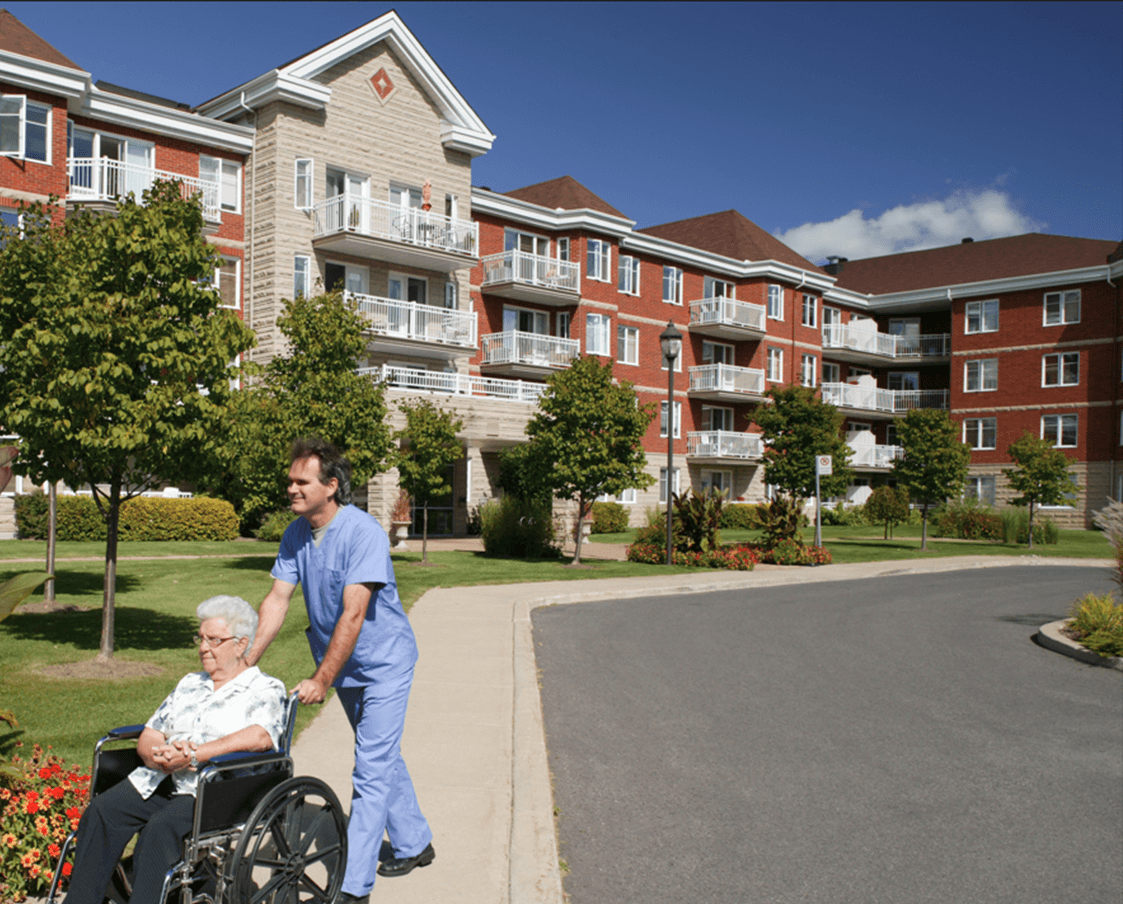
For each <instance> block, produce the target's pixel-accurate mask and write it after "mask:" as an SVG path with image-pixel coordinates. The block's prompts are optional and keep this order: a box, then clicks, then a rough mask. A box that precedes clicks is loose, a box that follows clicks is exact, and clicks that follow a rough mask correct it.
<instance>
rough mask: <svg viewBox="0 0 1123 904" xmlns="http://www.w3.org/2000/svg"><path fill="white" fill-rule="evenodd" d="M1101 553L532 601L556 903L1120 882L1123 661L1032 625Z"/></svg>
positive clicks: (1071, 896)
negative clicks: (556, 851) (559, 894)
mask: <svg viewBox="0 0 1123 904" xmlns="http://www.w3.org/2000/svg"><path fill="white" fill-rule="evenodd" d="M1110 587H1111V585H1110V583H1109V582H1108V579H1107V576H1106V572H1105V571H1104V570H1103V569H1098V568H1073V567H1049V566H1036V567H1004V568H983V569H972V570H970V571H962V572H950V573H947V572H946V573H940V574H932V575H901V576H897V577H887V578H877V579H870V580H866V581H850V582H839V583H829V584H815V585H803V586H792V587H772V588H761V589H759V590H749V591H739V592H737V593H712V594H698V595H685V596H675V597H660V598H649V599H632V600H621V601H613V602H595V603H581V604H575V605H566V606H555V607H551V608H543V609H537V610H535V611H534V614H533V623H534V636H535V645H536V650H537V655H538V664H539V668H540V670H541V674H542V699H543V706H544V713H545V724H546V735H547V744H548V748H549V759H550V766H551V769H552V772H553V777H554V782H555V803H556V805H557V807H558V808H559V811H560V816H559V819H558V834H559V842H560V849H561V857H562V859H563V860H564V861H566V862H567V863H568V867H569V873H568V875H567V876H566V877H565V879H564V885H565V891H566V892H567V893H568V894H569V896H570V901H571V902H572V904H661V902H676V904H678V902H713V904H726V902H728V904H750V902H752V904H757V902H760V904H764V902H768V904H773V902H775V904H789V902H801V904H803V902H822V904H879V902H886V904H922V902H939V904H969V902H980V904H1000V902H1011V904H1014V902H1017V904H1063V902H1081V904H1100V902H1102V904H1119V902H1120V901H1121V900H1123V674H1120V673H1119V672H1117V671H1112V670H1109V669H1102V668H1095V667H1092V666H1087V665H1082V664H1080V663H1078V662H1076V661H1074V660H1071V659H1068V658H1066V657H1063V656H1060V655H1059V654H1056V653H1051V652H1049V651H1047V650H1045V649H1043V648H1041V647H1038V646H1037V645H1036V644H1034V643H1033V642H1032V640H1031V637H1032V635H1033V633H1034V631H1035V629H1036V628H1037V627H1038V626H1040V625H1041V624H1043V623H1045V622H1049V621H1053V620H1056V619H1058V618H1062V617H1064V616H1065V615H1066V614H1067V611H1068V607H1069V605H1070V603H1071V602H1072V601H1073V600H1074V599H1076V598H1077V597H1079V596H1081V595H1082V594H1083V593H1084V592H1086V591H1088V590H1096V591H1097V592H1104V591H1106V590H1108V589H1110Z"/></svg>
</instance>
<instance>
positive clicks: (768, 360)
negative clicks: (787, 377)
mask: <svg viewBox="0 0 1123 904" xmlns="http://www.w3.org/2000/svg"><path fill="white" fill-rule="evenodd" d="M773 360H775V361H776V362H777V366H776V372H777V373H778V374H779V375H778V376H776V377H773V376H772V362H773ZM764 364H765V371H764V378H765V379H766V380H767V381H768V382H769V383H783V382H784V350H783V349H782V348H776V347H775V346H771V345H770V346H768V348H767V349H766V350H765V353H764Z"/></svg>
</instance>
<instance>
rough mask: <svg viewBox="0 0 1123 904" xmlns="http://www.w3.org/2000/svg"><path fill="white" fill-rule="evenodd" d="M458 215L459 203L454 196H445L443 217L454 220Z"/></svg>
mask: <svg viewBox="0 0 1123 904" xmlns="http://www.w3.org/2000/svg"><path fill="white" fill-rule="evenodd" d="M459 215H460V201H459V199H458V198H457V197H456V195H445V216H446V217H448V218H449V219H450V220H455V219H456V218H457V217H458V216H459Z"/></svg>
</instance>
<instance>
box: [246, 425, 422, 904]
mask: <svg viewBox="0 0 1123 904" xmlns="http://www.w3.org/2000/svg"><path fill="white" fill-rule="evenodd" d="M288 494H289V499H290V500H291V502H292V510H293V512H294V513H295V514H297V515H299V516H300V517H299V518H297V519H296V520H295V521H294V522H293V523H292V524H290V525H289V527H288V529H287V530H286V531H285V534H284V537H283V538H282V539H281V548H280V551H279V552H278V553H277V561H276V563H275V564H274V566H273V571H272V575H273V588H272V589H271V590H270V591H269V594H268V595H267V596H266V597H265V599H264V601H263V602H262V604H261V609H260V612H259V620H258V629H257V639H256V640H255V642H254V646H253V649H252V650H250V652H249V654H248V655H247V659H248V660H249V662H250V663H251V664H253V663H256V662H257V661H258V660H259V659H260V658H261V655H262V654H263V653H264V652H265V650H266V648H267V647H268V646H269V644H270V643H271V642H272V640H273V638H274V637H276V636H277V632H278V631H279V630H280V629H281V625H282V624H283V623H284V620H285V614H286V613H287V612H288V608H289V602H290V600H291V599H292V595H293V591H294V590H295V589H296V585H297V584H300V585H301V587H302V588H303V591H304V602H305V605H306V606H307V609H308V621H309V622H310V625H309V627H308V629H307V631H306V633H307V634H308V643H309V645H310V646H311V648H312V656H313V658H314V659H315V660H316V671H315V672H314V673H313V674H312V677H311V678H306V679H304V680H303V681H301V682H300V683H299V684H298V685H297V686H296V687H295V688H293V690H295V691H296V692H297V694H298V696H299V697H300V702H301V703H323V701H324V697H325V696H326V694H327V689H328V688H329V687H332V686H334V687H335V688H336V693H337V694H338V696H339V699H340V702H341V703H342V704H343V708H344V710H345V711H346V713H347V718H348V719H349V720H350V722H351V727H352V728H353V729H354V730H355V771H354V772H353V773H352V776H351V782H352V789H353V791H352V797H351V818H350V822H349V824H348V827H347V871H346V873H345V875H344V878H343V894H342V896H341V897H340V899H339V900H340V904H354V902H364V901H366V900H367V899H368V897H369V894H370V890H371V888H372V887H373V886H374V879H375V868H376V866H377V863H378V854H379V850H380V848H381V844H382V835H383V831H386V832H387V833H388V834H389V836H390V844H391V846H392V848H393V857H392V858H390V859H387V860H384V861H383V862H382V865H381V866H377V872H378V874H379V875H382V876H404V875H405V874H406V873H408V872H410V871H411V870H412V869H414V867H418V866H428V865H429V864H430V863H432V862H433V858H434V857H435V856H436V855H435V853H434V851H433V845H432V840H433V833H432V832H431V831H430V829H429V824H428V822H426V820H425V817H424V816H423V815H422V814H421V809H420V807H419V806H418V804H417V795H416V794H415V793H414V790H413V783H412V782H411V781H410V777H409V772H408V771H407V770H406V764H405V762H404V761H403V759H402V754H401V739H402V731H403V729H404V727H405V716H406V702H407V701H408V699H409V689H410V684H411V683H412V681H413V665H414V663H415V662H416V661H417V644H416V642H415V641H414V637H413V629H412V628H411V627H410V624H409V619H408V618H407V617H406V614H405V611H404V610H403V609H402V604H401V601H400V600H399V599H398V585H397V582H396V581H395V580H394V566H393V564H392V563H391V561H390V542H389V540H388V538H387V536H386V532H385V531H384V530H383V529H382V527H381V526H380V525H379V524H378V522H377V521H375V520H374V518H372V517H371V516H370V515H368V514H367V513H366V512H364V511H362V510H361V509H359V508H356V507H355V506H354V505H351V504H350V502H351V466H350V464H349V463H348V462H347V460H346V459H345V458H343V456H341V455H340V454H339V452H338V451H337V450H336V449H335V447H334V446H332V445H331V444H330V443H325V442H323V441H322V440H314V439H313V440H298V441H297V442H296V443H294V444H293V449H292V467H291V468H290V469H289V487H288Z"/></svg>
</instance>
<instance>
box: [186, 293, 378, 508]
mask: <svg viewBox="0 0 1123 904" xmlns="http://www.w3.org/2000/svg"><path fill="white" fill-rule="evenodd" d="M277 325H278V327H279V328H280V330H281V333H282V334H283V335H284V336H285V338H286V339H287V340H288V343H287V344H288V351H287V353H286V354H284V355H278V356H277V357H274V358H273V359H272V360H271V361H270V362H269V363H268V364H266V365H265V366H264V367H256V366H252V365H251V366H249V367H247V368H246V370H247V373H248V375H249V377H250V380H249V381H248V385H247V386H246V388H244V389H243V390H242V391H241V392H239V393H236V394H235V398H234V400H233V404H232V406H231V410H232V414H231V417H230V419H229V423H228V424H227V425H226V427H225V428H224V429H225V437H226V441H225V442H224V443H223V445H222V446H221V447H220V448H219V450H218V454H217V455H216V456H215V457H214V459H212V462H211V468H210V471H209V474H208V476H207V478H206V480H205V481H204V486H206V488H207V489H209V490H211V491H212V492H214V493H215V494H216V495H219V496H221V497H222V498H224V499H226V500H228V501H230V502H231V503H232V504H233V505H234V507H235V509H236V510H237V512H238V515H239V517H240V518H241V519H242V525H243V528H245V527H246V526H250V525H255V524H256V523H257V522H259V521H260V519H261V518H262V517H263V516H264V515H266V514H268V513H269V512H271V511H274V510H276V509H278V508H283V507H285V506H286V505H287V498H286V495H285V485H286V479H287V478H286V475H287V473H288V467H289V460H288V456H289V449H290V447H291V445H292V441H293V439H295V438H296V437H300V436H318V437H320V438H321V439H325V440H327V441H328V442H330V443H332V444H334V445H335V447H336V448H337V449H339V450H340V451H341V452H342V453H343V454H344V455H345V456H346V457H347V460H348V461H349V462H350V463H351V482H352V484H353V485H354V486H362V485H363V484H365V483H366V482H367V481H368V480H370V478H371V477H373V476H374V475H375V474H378V473H381V472H382V471H385V470H386V469H387V468H388V467H389V466H390V461H389V456H390V452H391V436H390V428H389V427H388V426H386V423H385V422H386V404H385V401H384V390H383V387H382V386H381V385H380V384H379V383H376V382H375V381H374V380H372V379H371V378H370V377H369V376H365V375H361V374H359V373H358V371H357V368H358V362H359V360H360V359H361V358H362V357H363V356H364V355H365V354H366V340H365V338H364V336H363V330H364V328H365V325H366V322H365V321H364V320H363V318H362V316H361V315H360V314H359V313H358V311H357V310H356V308H355V305H354V304H353V303H351V302H346V301H344V299H343V297H342V295H341V294H340V293H338V292H335V293H331V294H328V295H320V296H318V297H315V298H304V297H301V298H297V299H296V300H295V301H286V302H285V303H284V309H283V313H282V314H281V316H280V317H278V318H277Z"/></svg>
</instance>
